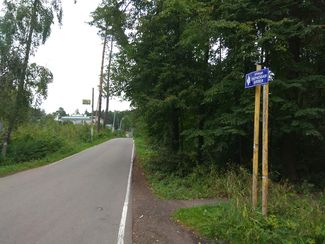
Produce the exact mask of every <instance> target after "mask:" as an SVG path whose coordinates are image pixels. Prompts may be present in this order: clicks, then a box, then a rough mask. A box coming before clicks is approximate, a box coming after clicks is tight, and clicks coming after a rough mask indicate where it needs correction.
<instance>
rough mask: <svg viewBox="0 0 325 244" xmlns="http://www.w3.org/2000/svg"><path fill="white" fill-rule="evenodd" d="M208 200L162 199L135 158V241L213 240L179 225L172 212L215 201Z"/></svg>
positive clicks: (178, 242) (177, 242) (187, 243)
mask: <svg viewBox="0 0 325 244" xmlns="http://www.w3.org/2000/svg"><path fill="white" fill-rule="evenodd" d="M217 201H218V200H216V199H208V200H206V199H205V200H184V201H183V200H162V199H159V198H157V197H156V196H155V195H154V194H153V193H152V190H151V189H150V187H149V184H148V182H147V180H146V178H145V175H144V172H143V170H142V168H141V167H140V166H139V165H138V163H137V161H135V164H134V168H133V178H132V214H133V217H132V231H133V234H132V241H133V243H134V244H152V243H166V244H174V243H175V244H190V243H196V244H197V243H201V244H203V243H211V242H208V241H205V240H202V239H200V238H199V237H198V236H197V235H195V234H194V233H192V232H191V231H189V230H187V229H186V228H184V227H182V226H180V225H178V224H177V223H176V222H174V221H173V220H172V219H171V214H172V213H173V212H174V211H175V210H177V209H178V208H186V207H192V206H197V205H203V204H212V203H215V202H217Z"/></svg>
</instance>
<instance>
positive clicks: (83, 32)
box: [0, 0, 130, 114]
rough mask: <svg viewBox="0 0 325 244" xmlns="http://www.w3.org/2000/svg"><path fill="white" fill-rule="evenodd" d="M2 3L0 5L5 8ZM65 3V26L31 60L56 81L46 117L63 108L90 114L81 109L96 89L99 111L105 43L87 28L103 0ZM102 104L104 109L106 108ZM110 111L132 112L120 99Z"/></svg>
mask: <svg viewBox="0 0 325 244" xmlns="http://www.w3.org/2000/svg"><path fill="white" fill-rule="evenodd" d="M2 2H3V1H2V0H0V5H1V4H2ZM73 2H74V0H62V3H63V25H62V27H61V28H60V27H58V26H57V25H55V26H53V27H52V33H51V36H50V38H49V39H48V40H47V42H46V43H45V45H43V46H41V47H40V48H39V49H38V51H37V53H36V55H35V57H33V58H32V59H31V61H32V62H36V63H37V64H39V65H43V66H45V67H47V68H49V69H50V70H51V72H52V73H53V75H54V81H53V83H52V84H50V85H49V89H48V98H47V100H45V101H44V102H43V104H42V106H41V108H43V109H45V111H46V112H47V113H51V112H54V111H56V110H57V109H58V108H59V107H63V108H64V109H65V111H66V112H68V113H70V114H71V113H74V112H75V111H76V109H79V111H80V113H83V112H84V111H85V110H86V109H87V110H88V111H91V106H90V105H82V99H91V91H92V88H95V103H94V107H95V109H96V107H97V100H98V84H99V74H100V65H101V52H102V41H101V39H100V37H99V36H98V35H97V30H96V28H95V27H91V26H89V25H88V24H87V22H88V21H90V12H92V11H94V10H95V9H96V7H97V6H98V5H99V3H100V2H101V0H78V1H77V4H73ZM105 104H106V103H105V102H104V100H103V105H102V108H103V109H104V108H105ZM109 109H110V110H111V111H114V110H127V109H130V107H129V102H125V101H124V102H121V101H120V99H119V98H117V99H114V100H110V108H109Z"/></svg>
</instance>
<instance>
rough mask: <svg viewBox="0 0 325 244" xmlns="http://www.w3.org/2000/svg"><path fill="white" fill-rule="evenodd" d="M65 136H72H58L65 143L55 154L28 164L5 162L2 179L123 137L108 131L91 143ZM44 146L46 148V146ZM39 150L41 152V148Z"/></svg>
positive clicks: (97, 136) (69, 134)
mask: <svg viewBox="0 0 325 244" xmlns="http://www.w3.org/2000/svg"><path fill="white" fill-rule="evenodd" d="M82 130H84V128H82ZM67 132H68V131H67V130H66V128H65V131H64V132H63V134H64V133H67ZM65 136H68V137H69V136H70V138H68V139H65V140H64V139H62V135H58V137H59V138H61V140H62V141H64V143H62V147H61V148H60V149H59V150H57V151H55V152H53V153H47V154H46V156H44V157H41V158H38V159H33V160H28V161H26V162H25V161H22V162H16V161H15V160H14V159H10V158H9V160H8V161H7V162H3V163H2V164H0V177H4V176H7V175H11V174H14V173H17V172H21V171H24V170H28V169H33V168H37V167H41V166H44V165H47V164H50V163H53V162H56V161H59V160H61V159H64V158H66V157H68V156H71V155H73V154H76V153H78V152H81V151H83V150H85V149H87V148H89V147H92V146H95V145H98V144H101V143H103V142H105V141H107V140H110V139H112V138H116V137H121V136H122V135H121V134H120V133H111V132H109V131H106V132H102V133H100V134H98V135H97V134H95V137H94V140H93V141H92V142H90V141H89V140H79V139H78V140H77V139H75V138H74V139H73V138H72V137H71V133H68V134H66V135H65ZM42 146H43V147H44V145H42ZM37 149H38V150H39V148H37Z"/></svg>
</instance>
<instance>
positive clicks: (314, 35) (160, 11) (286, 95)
mask: <svg viewBox="0 0 325 244" xmlns="http://www.w3.org/2000/svg"><path fill="white" fill-rule="evenodd" d="M106 2H107V3H113V2H114V1H106ZM119 4H120V5H116V6H117V7H115V11H116V12H117V13H119V14H116V15H113V14H109V15H107V16H106V14H107V13H103V15H104V17H105V16H106V17H107V18H111V17H112V16H123V21H121V18H116V19H114V20H112V19H109V23H110V24H109V25H110V26H111V27H112V28H111V33H112V36H113V37H114V39H115V40H116V43H117V45H118V47H119V48H120V51H119V53H117V54H116V55H115V60H114V65H113V68H112V77H111V83H112V84H113V86H114V90H115V91H117V93H120V94H122V93H124V94H125V97H126V98H127V99H129V100H131V102H132V105H133V106H134V107H136V108H137V110H138V115H139V116H141V117H142V119H143V121H145V124H146V130H147V133H148V135H149V136H150V138H151V140H152V141H153V142H155V143H156V144H157V145H159V147H160V148H162V151H164V150H167V151H168V155H180V156H181V157H180V158H181V159H179V158H177V160H175V161H176V162H175V163H176V164H177V163H178V164H179V163H180V162H179V161H181V160H183V161H184V163H183V164H182V166H184V165H185V164H186V165H187V167H188V168H190V167H191V166H194V165H196V164H203V163H216V162H217V163H219V164H226V163H228V162H237V163H238V164H244V165H248V164H250V160H251V154H252V152H251V145H252V129H253V128H252V125H253V110H254V109H253V101H254V92H253V91H252V90H245V89H243V83H244V78H243V77H244V75H245V74H246V73H248V72H250V71H252V70H254V69H255V64H256V63H260V64H262V65H263V66H266V67H269V68H270V69H271V70H272V71H273V72H274V73H275V80H274V81H273V82H272V83H271V85H270V86H271V93H272V94H271V96H270V99H271V101H270V111H271V116H270V133H271V136H270V138H271V141H270V145H271V147H270V150H271V152H270V155H271V156H270V160H271V161H272V164H271V165H272V167H273V169H275V170H278V171H280V172H281V173H282V174H283V175H286V176H288V177H289V178H291V179H293V180H294V179H297V178H298V176H299V172H297V171H300V175H304V172H305V171H308V172H312V171H313V170H314V169H316V170H314V171H315V172H316V171H317V170H324V166H322V163H321V158H324V157H325V155H324V153H325V152H324V150H322V147H324V145H325V130H324V128H325V120H324V118H325V116H324V113H325V104H324V101H325V99H324V86H325V73H324V72H325V71H324V69H323V67H324V65H325V56H324V55H325V42H324V38H325V29H324V28H323V24H322V23H324V20H325V19H324V18H325V16H324V14H323V13H322V10H321V9H324V3H323V2H322V1H301V2H297V1H294V0H285V1H255V0H243V1H219V0H217V1H215V0H214V1H211V0H208V1H203V0H194V1H186V0H164V1H162V0H157V1H137V0H131V1H121V2H119ZM121 5H124V6H126V5H127V6H128V7H127V8H124V9H123V8H121ZM120 12H122V13H120ZM123 31H124V34H121V32H123ZM307 155H308V156H307Z"/></svg>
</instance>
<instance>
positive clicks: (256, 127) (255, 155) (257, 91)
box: [252, 65, 262, 209]
mask: <svg viewBox="0 0 325 244" xmlns="http://www.w3.org/2000/svg"><path fill="white" fill-rule="evenodd" d="M261 68H262V67H261V65H256V71H258V70H261ZM260 104H261V86H256V87H255V114H254V142H253V185H252V203H253V208H254V209H255V208H256V207H257V192H258V189H257V183H258V178H257V177H258V148H259V128H260V107H261V105H260Z"/></svg>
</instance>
